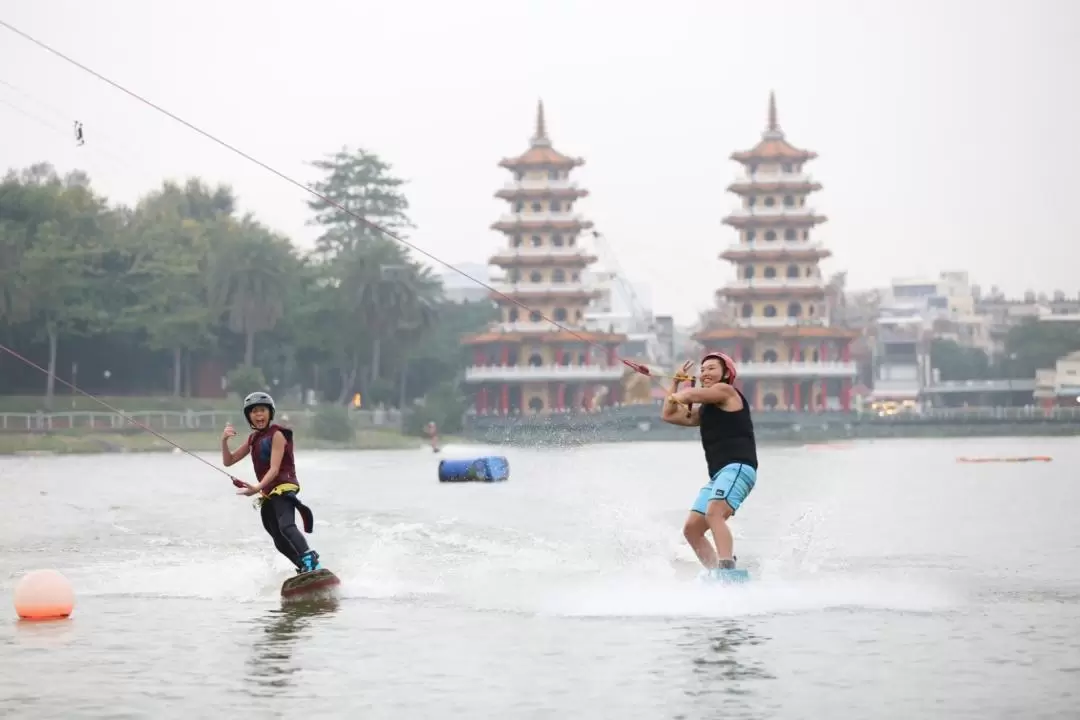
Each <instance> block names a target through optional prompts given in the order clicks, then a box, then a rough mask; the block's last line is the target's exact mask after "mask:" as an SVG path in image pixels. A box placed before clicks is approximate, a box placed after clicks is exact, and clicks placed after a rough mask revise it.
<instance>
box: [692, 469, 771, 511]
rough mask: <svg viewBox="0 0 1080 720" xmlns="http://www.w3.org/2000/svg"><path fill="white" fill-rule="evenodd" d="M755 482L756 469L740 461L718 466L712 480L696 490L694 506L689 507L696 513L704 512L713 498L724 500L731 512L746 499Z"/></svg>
mask: <svg viewBox="0 0 1080 720" xmlns="http://www.w3.org/2000/svg"><path fill="white" fill-rule="evenodd" d="M756 483H757V470H755V469H754V468H752V467H750V466H749V465H743V464H742V463H732V464H731V465H725V466H724V467H722V468H720V470H719V471H717V473H716V474H715V475H713V477H712V480H710V481H709V483H708V484H707V485H706V486H705V487H703V488H701V491H700V492H698V496H697V500H696V501H694V506H693V507H692V508H690V509H691V510H692V511H694V512H696V513H701V514H702V515H704V514H705V511H706V510H708V509H709V503H710V502H712V501H713V500H726V501H727V504H728V505H730V506H731V510H732V514H734V513H735V511H737V510H738V509H739V506H740V505H742V504H743V500H746V496H747V495H749V494H750V491H751V490H753V489H754V485H755V484H756Z"/></svg>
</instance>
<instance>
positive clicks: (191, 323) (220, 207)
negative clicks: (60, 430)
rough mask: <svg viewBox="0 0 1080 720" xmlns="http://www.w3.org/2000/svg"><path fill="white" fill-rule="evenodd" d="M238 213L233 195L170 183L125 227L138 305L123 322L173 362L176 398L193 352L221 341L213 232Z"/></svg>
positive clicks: (199, 184)
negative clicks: (216, 333)
mask: <svg viewBox="0 0 1080 720" xmlns="http://www.w3.org/2000/svg"><path fill="white" fill-rule="evenodd" d="M233 206H234V201H233V199H232V196H231V192H230V191H229V190H228V189H227V188H224V187H219V188H217V189H216V190H210V189H208V188H207V187H206V186H205V185H204V184H203V183H202V182H201V181H200V180H198V179H192V180H189V181H188V182H187V184H186V185H185V186H184V187H183V188H181V187H180V186H178V185H176V184H174V183H165V184H164V185H163V187H162V188H161V189H160V190H157V191H155V192H153V193H150V194H149V195H147V196H146V197H145V198H143V199H142V200H141V201H140V202H139V204H138V205H137V206H136V208H135V210H134V211H133V213H132V214H131V217H130V218H129V219H128V221H127V223H126V224H125V233H124V238H125V240H126V242H125V247H126V250H127V253H128V262H129V265H128V270H127V275H128V280H129V282H128V283H127V287H128V289H129V294H130V302H129V303H128V304H127V305H126V307H125V308H124V309H123V311H122V318H123V321H124V322H125V323H126V324H127V326H128V327H130V328H133V329H137V330H140V331H142V332H144V333H145V335H146V338H147V344H148V345H149V347H151V348H153V349H155V350H166V351H168V352H169V353H170V354H171V356H172V367H173V371H172V392H173V395H174V396H179V395H180V394H181V388H182V385H183V358H184V353H185V351H187V352H189V353H190V351H192V350H196V349H199V348H202V347H205V346H206V345H207V344H208V343H209V342H210V341H211V340H212V338H213V330H214V327H215V323H216V322H217V319H218V316H219V315H220V309H215V308H213V307H211V306H210V304H209V292H208V290H209V288H208V286H207V273H208V270H209V267H208V266H209V260H210V250H211V246H210V228H211V227H213V226H214V224H215V223H219V222H222V221H224V220H225V219H226V218H228V216H229V214H230V213H231V211H232V207H233Z"/></svg>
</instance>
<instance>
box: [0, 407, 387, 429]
mask: <svg viewBox="0 0 1080 720" xmlns="http://www.w3.org/2000/svg"><path fill="white" fill-rule="evenodd" d="M120 410H123V408H120ZM124 414H125V415H127V416H128V417H129V418H131V419H132V420H134V421H135V422H136V423H138V424H139V425H143V426H145V427H148V428H151V429H153V430H156V431H158V432H167V431H174V432H179V431H187V430H198V431H204V432H220V431H221V429H222V428H224V427H225V424H226V423H230V422H231V423H232V424H233V425H235V426H236V428H237V432H239V433H240V434H243V433H244V428H246V427H247V423H246V422H245V421H244V417H243V414H242V413H240V412H226V411H223V410H180V411H169V410H153V411H149V410H148V411H142V412H125V413H124ZM314 417H315V411H313V410H285V411H281V412H280V413H279V414H278V415H277V418H276V421H277V422H280V423H282V424H285V425H288V426H296V427H303V428H307V427H310V426H311V422H312V420H313V418H314ZM349 417H350V419H351V420H352V423H353V426H354V427H356V428H360V429H362V428H375V427H380V428H387V429H395V430H399V429H400V428H401V420H402V418H401V413H400V412H399V411H398V410H396V409H393V408H391V409H387V410H352V411H350V412H349ZM134 428H138V425H134V424H132V423H130V422H128V421H127V420H125V419H124V418H123V417H121V416H120V415H118V414H117V413H114V412H105V411H101V412H97V411H93V412H91V411H87V412H55V413H46V412H37V413H0V432H63V431H68V430H74V431H95V432H116V431H119V430H125V429H128V430H130V429H134Z"/></svg>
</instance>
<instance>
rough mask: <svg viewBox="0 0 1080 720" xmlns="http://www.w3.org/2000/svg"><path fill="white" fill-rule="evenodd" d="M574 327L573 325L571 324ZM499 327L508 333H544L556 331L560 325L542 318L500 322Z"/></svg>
mask: <svg viewBox="0 0 1080 720" xmlns="http://www.w3.org/2000/svg"><path fill="white" fill-rule="evenodd" d="M560 324H561V325H568V323H560ZM571 327H573V326H571ZM498 329H499V330H500V331H501V332H506V333H544V332H556V331H558V329H559V328H558V327H556V326H555V325H552V324H551V323H549V322H547V321H544V320H541V321H539V322H530V321H522V320H519V321H518V322H506V323H500V324H499V325H498Z"/></svg>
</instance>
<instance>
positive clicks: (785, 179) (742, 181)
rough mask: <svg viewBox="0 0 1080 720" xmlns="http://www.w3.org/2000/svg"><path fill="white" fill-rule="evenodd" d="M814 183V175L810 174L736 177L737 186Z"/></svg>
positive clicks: (755, 174) (783, 173) (764, 174)
mask: <svg viewBox="0 0 1080 720" xmlns="http://www.w3.org/2000/svg"><path fill="white" fill-rule="evenodd" d="M812 182H814V178H813V176H812V175H809V174H808V173H786V172H774V173H769V172H757V173H754V174H753V175H748V174H746V173H740V174H739V175H737V176H735V183H734V184H736V185H750V184H753V183H791V184H800V185H801V184H805V183H812Z"/></svg>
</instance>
